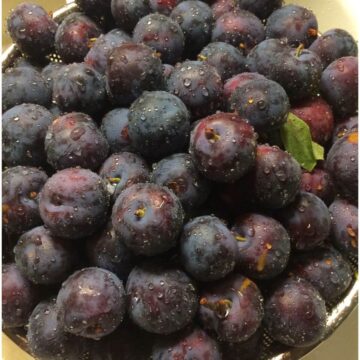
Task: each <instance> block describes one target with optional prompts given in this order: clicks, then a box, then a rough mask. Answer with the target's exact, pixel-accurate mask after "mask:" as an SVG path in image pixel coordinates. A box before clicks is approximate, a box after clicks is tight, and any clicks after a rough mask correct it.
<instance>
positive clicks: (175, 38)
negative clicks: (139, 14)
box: [133, 13, 185, 64]
mask: <svg viewBox="0 0 360 360" xmlns="http://www.w3.org/2000/svg"><path fill="white" fill-rule="evenodd" d="M133 39H134V41H135V42H137V43H143V44H145V45H147V46H149V47H151V48H153V49H154V50H156V51H157V52H158V53H159V54H160V58H161V60H162V61H163V62H164V63H167V64H175V63H176V62H177V61H179V60H181V55H182V53H183V49H184V42H185V38H184V34H183V31H182V30H181V27H180V26H179V25H178V23H177V22H175V21H174V20H172V19H171V18H169V17H168V16H165V15H162V14H158V13H156V14H150V15H147V16H144V17H143V18H142V19H140V20H139V22H138V23H137V24H136V26H135V29H134V32H133Z"/></svg>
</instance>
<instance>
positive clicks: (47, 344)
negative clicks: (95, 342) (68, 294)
mask: <svg viewBox="0 0 360 360" xmlns="http://www.w3.org/2000/svg"><path fill="white" fill-rule="evenodd" d="M55 301H56V300H55V299H50V300H44V301H41V302H40V303H39V304H38V305H37V306H36V307H35V309H34V311H33V312H32V314H31V316H30V318H29V327H28V330H27V335H26V338H27V341H28V345H29V350H30V352H31V354H32V355H33V356H34V357H36V359H38V360H58V359H66V360H85V358H83V357H82V355H84V353H85V346H84V345H85V344H86V343H85V339H82V338H80V337H75V336H74V335H72V334H70V333H68V332H65V330H64V327H63V325H62V324H61V323H60V322H59V320H58V318H57V317H58V309H57V307H56V304H55Z"/></svg>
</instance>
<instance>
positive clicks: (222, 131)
mask: <svg viewBox="0 0 360 360" xmlns="http://www.w3.org/2000/svg"><path fill="white" fill-rule="evenodd" d="M255 148H256V136H255V133H254V130H253V128H252V127H251V126H250V125H249V124H247V123H246V122H245V121H244V120H243V118H241V117H240V116H237V115H235V114H231V113H218V114H215V115H211V116H209V117H207V118H204V119H202V120H201V121H200V122H199V123H198V124H197V126H196V127H195V129H194V130H193V131H192V133H191V139H190V150H189V151H190V154H191V156H192V159H193V161H194V163H195V164H196V166H197V167H198V169H199V170H200V171H201V173H202V174H203V175H204V176H205V177H207V178H208V179H211V180H214V181H217V182H224V183H231V182H234V181H236V180H237V179H239V178H240V177H241V176H243V175H245V174H246V172H248V171H249V170H250V169H251V168H252V167H253V166H254V165H255Z"/></svg>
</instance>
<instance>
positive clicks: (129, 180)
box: [99, 152, 150, 200]
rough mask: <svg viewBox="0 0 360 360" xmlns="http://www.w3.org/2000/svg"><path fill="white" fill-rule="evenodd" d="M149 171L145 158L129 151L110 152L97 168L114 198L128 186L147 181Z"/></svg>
mask: <svg viewBox="0 0 360 360" xmlns="http://www.w3.org/2000/svg"><path fill="white" fill-rule="evenodd" d="M149 173H150V171H149V168H148V165H147V164H146V162H145V160H144V159H142V158H141V157H140V156H138V155H135V154H132V153H129V152H122V153H116V154H112V155H111V156H110V157H109V158H107V159H106V160H105V161H104V163H103V165H102V166H101V169H100V170H99V175H100V176H101V177H102V178H103V179H104V181H105V182H106V184H107V188H108V191H109V193H110V195H111V196H112V197H113V199H114V200H115V199H116V198H117V197H118V196H119V195H120V193H121V192H122V191H123V190H124V189H126V188H128V187H129V186H131V185H134V184H137V183H145V182H148V181H149Z"/></svg>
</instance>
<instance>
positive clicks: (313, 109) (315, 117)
mask: <svg viewBox="0 0 360 360" xmlns="http://www.w3.org/2000/svg"><path fill="white" fill-rule="evenodd" d="M290 112H291V113H293V114H295V115H296V116H297V117H299V118H300V119H301V120H304V121H305V122H306V123H307V124H308V126H309V128H310V133H311V137H312V139H313V141H315V142H317V143H318V144H320V145H326V144H327V143H328V141H329V140H330V139H331V137H332V133H333V130H334V116H333V113H332V110H331V107H330V105H329V104H328V103H327V102H326V101H325V100H323V99H322V98H321V97H317V98H313V99H309V100H305V101H303V102H301V103H300V104H297V105H295V106H293V107H292V108H291V109H290Z"/></svg>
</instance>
